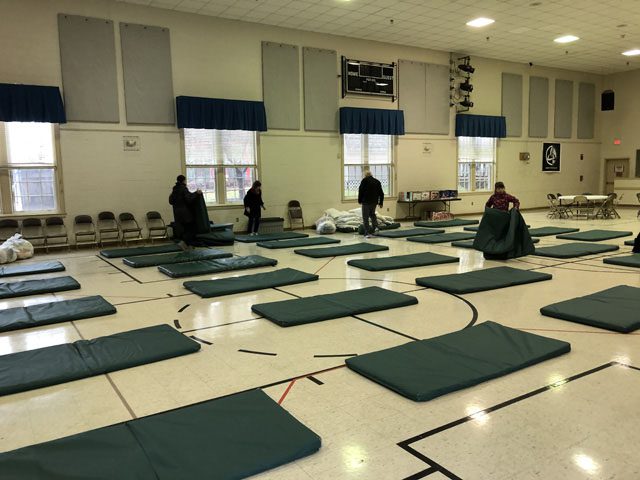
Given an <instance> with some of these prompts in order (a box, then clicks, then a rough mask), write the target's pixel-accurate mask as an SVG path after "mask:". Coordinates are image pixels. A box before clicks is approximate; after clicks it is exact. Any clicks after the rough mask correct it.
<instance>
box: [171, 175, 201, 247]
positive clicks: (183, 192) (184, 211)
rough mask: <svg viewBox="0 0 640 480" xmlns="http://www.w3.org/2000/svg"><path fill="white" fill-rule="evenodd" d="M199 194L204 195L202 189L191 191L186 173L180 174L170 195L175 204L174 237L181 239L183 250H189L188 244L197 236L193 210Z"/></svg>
mask: <svg viewBox="0 0 640 480" xmlns="http://www.w3.org/2000/svg"><path fill="white" fill-rule="evenodd" d="M198 195H202V191H201V190H197V191H195V192H190V191H189V189H188V188H187V178H186V177H185V176H184V175H178V177H177V178H176V184H175V185H174V186H173V190H172V191H171V195H169V203H170V204H171V205H172V206H173V217H174V237H175V238H177V239H179V240H180V242H179V243H178V245H180V248H182V249H183V250H187V249H188V248H189V247H188V245H190V244H191V243H193V241H194V240H195V237H196V222H195V215H194V212H193V210H194V205H195V202H196V199H197V197H198Z"/></svg>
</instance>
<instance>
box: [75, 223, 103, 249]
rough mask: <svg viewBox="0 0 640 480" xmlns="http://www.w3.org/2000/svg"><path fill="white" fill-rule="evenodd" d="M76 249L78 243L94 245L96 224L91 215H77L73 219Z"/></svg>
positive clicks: (95, 241) (95, 242)
mask: <svg viewBox="0 0 640 480" xmlns="http://www.w3.org/2000/svg"><path fill="white" fill-rule="evenodd" d="M73 233H74V237H75V243H76V249H77V248H78V246H80V245H96V244H97V243H98V242H97V238H96V226H95V225H94V223H93V218H91V215H78V216H76V218H74V219H73Z"/></svg>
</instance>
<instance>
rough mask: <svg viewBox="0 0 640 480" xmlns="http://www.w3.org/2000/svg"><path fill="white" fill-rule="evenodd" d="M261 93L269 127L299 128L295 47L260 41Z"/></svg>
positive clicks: (298, 86)
mask: <svg viewBox="0 0 640 480" xmlns="http://www.w3.org/2000/svg"><path fill="white" fill-rule="evenodd" d="M262 92H263V93H262V94H263V97H264V104H265V109H266V110H267V125H268V127H269V128H270V129H274V128H275V129H283V130H299V129H300V60H299V56H298V47H296V46H294V45H283V44H280V43H270V42H262Z"/></svg>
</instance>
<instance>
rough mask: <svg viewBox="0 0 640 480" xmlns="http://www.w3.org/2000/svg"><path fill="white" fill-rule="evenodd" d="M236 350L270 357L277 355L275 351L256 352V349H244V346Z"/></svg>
mask: <svg viewBox="0 0 640 480" xmlns="http://www.w3.org/2000/svg"><path fill="white" fill-rule="evenodd" d="M238 351H239V352H242V353H253V354H254V355H268V356H270V357H275V356H276V355H278V354H277V353H271V352H258V351H256V350H245V349H244V348H239V349H238Z"/></svg>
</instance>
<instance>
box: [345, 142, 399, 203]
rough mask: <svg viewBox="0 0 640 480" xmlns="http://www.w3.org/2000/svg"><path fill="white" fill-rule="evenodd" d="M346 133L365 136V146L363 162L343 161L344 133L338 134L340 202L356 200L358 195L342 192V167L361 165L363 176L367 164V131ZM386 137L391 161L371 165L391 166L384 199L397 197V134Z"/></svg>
mask: <svg viewBox="0 0 640 480" xmlns="http://www.w3.org/2000/svg"><path fill="white" fill-rule="evenodd" d="M346 135H362V136H364V137H365V139H366V142H365V144H366V148H363V151H364V154H363V156H364V160H365V162H364V163H349V164H347V163H345V161H344V160H345V148H344V136H345V134H341V135H340V197H341V199H342V203H351V202H357V201H358V197H357V196H355V197H347V196H346V195H345V192H344V169H345V167H346V166H349V165H352V166H361V168H362V170H363V173H362V175H363V176H364V169H365V167H367V166H369V162H368V160H369V135H370V134H368V133H355V134H346ZM387 136H388V137H391V163H377V164H375V163H374V164H373V165H389V166H390V167H391V174H390V176H389V178H390V180H391V188H390V189H389V194H388V195H385V196H384V198H385V199H396V198H397V196H396V195H397V194H396V185H397V183H398V182H397V178H396V177H397V168H396V149H397V145H398V136H397V135H387Z"/></svg>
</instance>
